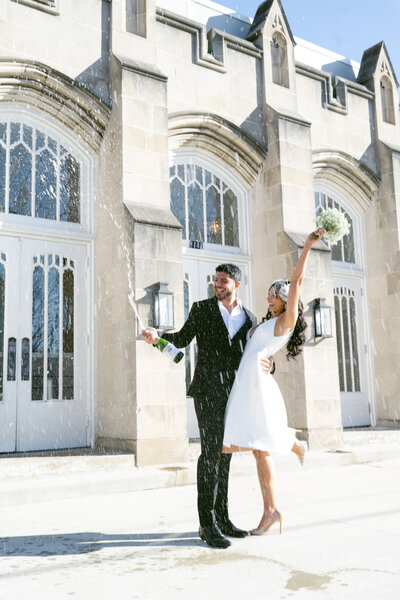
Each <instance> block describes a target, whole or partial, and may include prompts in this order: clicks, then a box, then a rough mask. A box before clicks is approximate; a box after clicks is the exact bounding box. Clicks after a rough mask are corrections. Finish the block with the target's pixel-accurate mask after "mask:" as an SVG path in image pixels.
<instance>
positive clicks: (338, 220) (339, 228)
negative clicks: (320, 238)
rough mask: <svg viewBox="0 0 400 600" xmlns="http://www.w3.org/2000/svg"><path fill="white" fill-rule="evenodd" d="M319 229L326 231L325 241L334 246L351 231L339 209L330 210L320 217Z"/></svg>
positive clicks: (318, 218) (318, 221) (318, 220)
mask: <svg viewBox="0 0 400 600" xmlns="http://www.w3.org/2000/svg"><path fill="white" fill-rule="evenodd" d="M317 227H323V228H324V229H326V233H325V235H324V239H325V240H326V241H327V242H328V243H329V244H331V245H332V246H333V245H334V244H336V243H337V242H338V241H339V240H341V239H342V237H343V236H344V235H347V234H348V233H349V231H350V224H349V222H348V220H347V219H346V217H345V216H344V214H343V213H342V212H340V210H338V209H337V208H328V209H327V210H325V211H324V212H322V213H321V214H320V215H318V217H317Z"/></svg>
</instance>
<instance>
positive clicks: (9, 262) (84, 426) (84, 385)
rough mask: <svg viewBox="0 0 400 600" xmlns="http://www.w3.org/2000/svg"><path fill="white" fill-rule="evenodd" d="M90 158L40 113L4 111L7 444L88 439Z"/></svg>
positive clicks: (62, 444) (3, 414) (1, 273)
mask: <svg viewBox="0 0 400 600" xmlns="http://www.w3.org/2000/svg"><path fill="white" fill-rule="evenodd" d="M88 181H89V159H88V157H87V155H86V154H85V153H84V152H83V151H81V150H80V149H79V147H77V146H76V145H75V144H74V141H73V140H72V138H71V137H70V136H69V135H68V134H67V133H66V132H65V131H64V130H62V129H60V128H58V126H57V125H56V124H55V123H53V124H52V123H51V121H50V120H49V119H48V118H46V119H43V118H42V116H41V115H40V114H39V113H35V112H34V111H31V110H29V111H27V110H26V108H25V109H21V110H18V108H13V109H12V110H11V109H10V110H7V109H3V110H2V111H1V113H0V212H1V215H0V220H1V222H2V228H1V231H0V451H1V452H14V451H28V450H44V449H57V448H67V447H80V446H87V445H89V444H90V423H91V418H90V415H91V398H90V384H89V381H90V365H91V360H90V358H89V332H90V327H89V322H90V319H89V315H88V306H89V302H88V300H89V298H90V293H91V292H90V285H89V284H88V282H89V281H90V277H89V257H90V255H91V250H90V237H91V235H90V229H91V216H90V215H91V206H90V202H89V196H90V194H88Z"/></svg>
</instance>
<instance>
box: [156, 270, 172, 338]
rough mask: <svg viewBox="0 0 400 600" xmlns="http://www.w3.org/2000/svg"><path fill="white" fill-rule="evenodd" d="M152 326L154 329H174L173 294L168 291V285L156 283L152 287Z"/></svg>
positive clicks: (160, 282)
mask: <svg viewBox="0 0 400 600" xmlns="http://www.w3.org/2000/svg"><path fill="white" fill-rule="evenodd" d="M152 289H153V295H154V302H153V326H154V327H155V328H156V329H174V294H173V292H170V291H169V289H168V283H166V282H165V281H158V282H157V283H156V284H155V285H154V286H152Z"/></svg>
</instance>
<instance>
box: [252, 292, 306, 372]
mask: <svg viewBox="0 0 400 600" xmlns="http://www.w3.org/2000/svg"><path fill="white" fill-rule="evenodd" d="M271 287H275V286H270V287H269V288H268V289H270V288H271ZM275 293H276V294H278V295H279V289H276V287H275ZM297 309H298V313H299V314H298V317H297V321H296V325H295V326H294V330H293V333H292V335H291V337H290V339H289V341H288V343H287V345H286V350H287V352H286V358H287V360H289V359H290V358H293V359H295V358H296V356H298V355H299V354H301V353H302V352H303V348H302V346H303V344H304V342H305V341H306V336H305V335H304V331H305V329H306V328H307V323H306V322H305V319H304V317H303V313H304V306H303V303H302V301H301V300H300V299H299V303H298V306H297ZM285 310H286V301H285V306H284V307H283V312H285ZM272 318H273V317H272V314H271V313H270V312H269V311H268V312H267V314H266V315H265V317H263V319H262V321H261V323H264V321H269V319H272Z"/></svg>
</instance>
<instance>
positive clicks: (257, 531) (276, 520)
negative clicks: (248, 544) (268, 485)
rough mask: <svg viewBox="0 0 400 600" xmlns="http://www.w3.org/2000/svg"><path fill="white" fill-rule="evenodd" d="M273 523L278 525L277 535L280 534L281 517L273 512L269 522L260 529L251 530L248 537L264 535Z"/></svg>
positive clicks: (278, 513) (276, 512)
mask: <svg viewBox="0 0 400 600" xmlns="http://www.w3.org/2000/svg"><path fill="white" fill-rule="evenodd" d="M274 523H279V533H282V515H281V513H280V512H279V511H277V510H276V511H275V512H274V514H273V515H272V518H271V521H269V523H267V524H266V525H265V527H263V528H261V529H251V530H250V535H265V534H266V533H268V531H269V529H270V528H271V527H272V525H273V524H274Z"/></svg>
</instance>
